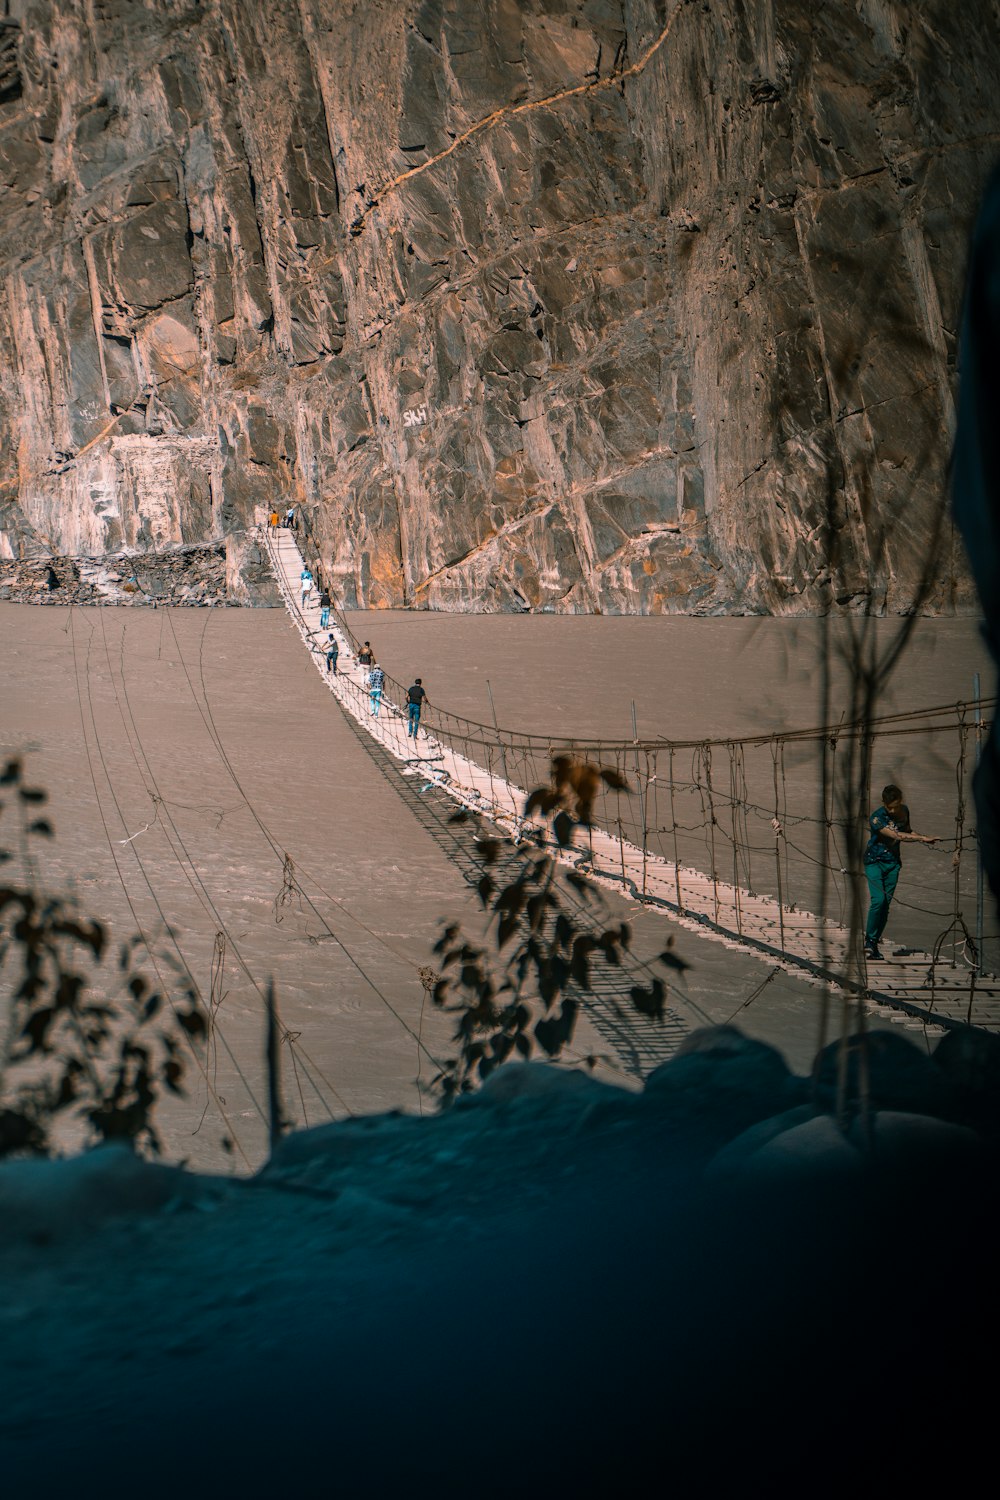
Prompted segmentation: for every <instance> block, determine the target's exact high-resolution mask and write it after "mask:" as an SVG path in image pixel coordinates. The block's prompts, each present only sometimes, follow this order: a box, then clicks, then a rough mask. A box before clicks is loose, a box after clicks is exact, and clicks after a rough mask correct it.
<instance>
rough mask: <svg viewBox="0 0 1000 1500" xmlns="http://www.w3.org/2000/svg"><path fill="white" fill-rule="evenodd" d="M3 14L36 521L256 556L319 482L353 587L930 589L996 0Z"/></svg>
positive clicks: (944, 592)
mask: <svg viewBox="0 0 1000 1500" xmlns="http://www.w3.org/2000/svg"><path fill="white" fill-rule="evenodd" d="M7 11H8V14H7V16H6V18H0V184H2V189H3V196H2V205H0V261H2V265H3V293H2V295H3V317H2V319H0V443H2V454H3V470H2V474H0V484H2V489H0V552H2V553H4V554H5V555H8V556H11V555H18V554H19V553H21V552H24V551H32V550H38V549H39V548H50V549H52V550H55V551H58V552H67V553H73V554H88V553H89V554H101V553H104V552H113V551H116V550H118V549H120V548H121V547H122V546H123V545H137V546H149V547H158V546H162V545H168V544H171V543H178V542H185V543H194V542H202V541H208V540H213V539H217V538H220V537H223V536H225V537H228V538H229V547H230V553H231V556H230V566H229V576H230V578H231V579H232V580H233V581H234V587H235V588H236V591H237V592H239V589H240V587H241V584H240V579H241V577H242V576H243V574H242V572H241V560H242V554H243V548H244V545H245V544H244V541H243V533H244V530H245V528H246V527H247V526H248V525H250V524H252V523H253V522H254V521H255V520H256V519H258V518H259V517H260V516H261V515H262V514H263V512H264V510H265V509H266V508H267V507H269V506H270V505H271V504H272V503H275V502H276V503H278V504H280V505H284V504H286V503H288V502H289V501H292V500H295V501H297V502H298V503H299V504H300V506H301V507H302V514H303V517H304V521H305V525H306V528H307V531H308V534H309V536H310V538H311V540H312V541H313V542H314V543H315V545H316V547H317V548H318V555H319V558H320V561H321V567H322V571H323V576H324V577H325V579H326V580H327V581H330V582H335V583H336V585H337V587H338V589H339V591H340V593H341V594H342V596H343V597H344V598H345V599H346V601H347V602H348V603H358V604H364V605H375V606H378V605H393V604H403V603H405V604H409V605H414V606H418V607H419V606H429V607H432V608H439V609H465V608H485V609H523V608H531V609H557V610H597V609H601V610H606V611H627V612H642V611H663V610H674V609H678V610H692V609H697V610H712V611H715V610H725V609H751V610H761V609H768V610H776V611H789V610H801V609H811V608H822V607H826V606H827V605H829V604H830V603H831V601H839V603H840V604H841V605H842V606H843V607H849V608H857V607H862V606H865V607H867V606H868V605H870V604H873V605H874V606H875V607H876V608H879V609H883V608H884V609H890V610H893V609H907V608H910V607H911V606H912V604H913V601H914V599H915V597H916V596H917V592H918V589H919V585H920V580H921V576H922V572H923V570H924V567H925V563H926V559H927V555H928V549H929V545H930V540H931V537H932V534H933V532H934V528H935V516H936V514H937V513H938V511H939V509H940V496H941V493H942V473H943V465H944V459H945V455H946V450H947V443H948V430H949V423H950V419H951V403H952V390H953V378H954V358H955V328H956V326H957V319H958V305H959V300H960V294H961V277H962V271H963V265H964V245H965V238H966V235H967V232H968V228H969V225H970V223H971V219H972V216H973V214H974V212H975V206H976V201H977V197H978V193H979V190H980V188H981V185H982V183H983V182H984V180H985V177H986V175H987V173H988V170H989V167H990V165H991V163H992V161H993V159H994V157H995V156H996V154H997V147H998V134H1000V97H998V95H1000V91H998V89H997V86H996V79H997V77H1000V15H998V4H997V0H965V3H963V5H961V6H955V5H954V4H953V3H952V0H919V3H918V0H913V3H907V0H827V3H824V4H823V5H821V6H818V5H815V4H814V3H813V0H710V3H708V0H706V3H693V0H680V3H675V4H667V5H664V4H662V3H659V0H624V3H618V0H476V3H473V0H207V3H204V4H199V3H195V0H191V3H184V0H7ZM831 523H832V532H833V535H832V539H831V535H830V532H831ZM943 543H944V556H943V564H942V567H941V568H940V570H939V575H938V577H937V580H936V582H935V584H934V586H933V588H932V589H931V592H930V595H929V600H928V602H929V604H930V605H931V606H932V607H938V608H950V607H956V606H957V607H962V606H963V605H964V604H965V603H966V602H967V601H968V599H969V597H970V596H969V592H968V586H967V581H966V579H965V575H964V571H963V569H962V566H961V563H960V562H959V560H958V559H957V557H956V556H955V550H954V547H953V544H952V542H951V538H950V535H947V534H946V535H945V536H944V538H943ZM242 586H243V587H244V590H245V591H246V590H248V589H249V590H250V591H251V592H252V585H251V584H250V583H249V581H248V582H246V583H245V584H244V585H242Z"/></svg>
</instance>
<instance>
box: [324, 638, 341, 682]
mask: <svg viewBox="0 0 1000 1500" xmlns="http://www.w3.org/2000/svg"><path fill="white" fill-rule="evenodd" d="M339 655H340V647H339V646H338V645H337V637H336V636H335V635H334V633H333V631H332V630H331V631H330V634H329V635H328V636H327V638H326V670H327V671H328V672H329V673H330V675H331V676H332V677H336V675H337V657H338V656H339Z"/></svg>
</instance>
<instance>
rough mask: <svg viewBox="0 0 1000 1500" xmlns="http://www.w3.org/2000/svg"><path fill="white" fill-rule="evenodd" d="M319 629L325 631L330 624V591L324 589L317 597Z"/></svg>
mask: <svg viewBox="0 0 1000 1500" xmlns="http://www.w3.org/2000/svg"><path fill="white" fill-rule="evenodd" d="M319 611H320V613H319V628H320V630H326V628H327V627H328V625H329V624H330V590H329V589H324V590H323V592H322V593H321V594H320V596H319Z"/></svg>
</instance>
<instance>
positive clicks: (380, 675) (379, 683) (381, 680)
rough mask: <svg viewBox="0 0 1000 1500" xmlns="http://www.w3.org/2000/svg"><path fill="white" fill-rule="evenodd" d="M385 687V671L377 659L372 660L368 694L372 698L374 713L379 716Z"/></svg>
mask: <svg viewBox="0 0 1000 1500" xmlns="http://www.w3.org/2000/svg"><path fill="white" fill-rule="evenodd" d="M384 687H385V673H384V672H383V671H382V668H381V667H380V666H379V664H378V662H377V661H373V662H372V669H371V671H370V672H369V673H368V694H369V697H370V699H371V705H372V713H373V714H374V715H375V717H376V719H377V718H378V711H379V707H380V705H381V702H382V689H383V688H384Z"/></svg>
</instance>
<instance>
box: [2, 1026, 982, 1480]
mask: <svg viewBox="0 0 1000 1500" xmlns="http://www.w3.org/2000/svg"><path fill="white" fill-rule="evenodd" d="M993 1040H994V1039H992V1038H988V1039H987V1041H993ZM911 1050H915V1049H911ZM893 1057H894V1058H895V1061H896V1063H897V1064H898V1072H899V1075H900V1079H901V1083H900V1087H901V1088H902V1089H903V1090H904V1091H909V1092H910V1093H911V1095H912V1092H913V1088H914V1081H915V1078H916V1068H915V1067H914V1066H911V1065H910V1064H911V1063H912V1059H906V1058H903V1056H902V1054H901V1053H900V1052H899V1049H898V1048H892V1049H889V1050H888V1051H886V1052H885V1053H884V1054H883V1057H882V1063H881V1079H882V1086H883V1087H884V1088H889V1087H890V1082H891V1080H890V1077H889V1074H890V1071H891V1068H892V1062H893ZM966 1060H967V1061H968V1059H966ZM951 1061H953V1059H952V1060H951ZM984 1061H985V1063H986V1066H987V1069H988V1068H989V1067H990V1066H992V1061H991V1060H990V1059H984ZM931 1066H933V1063H932V1064H931ZM950 1066H951V1062H949V1067H950ZM696 1079H697V1082H696ZM925 1079H926V1081H927V1083H928V1085H932V1084H933V1082H934V1080H933V1079H932V1077H931V1075H925ZM807 1092H808V1090H807V1085H806V1083H805V1080H802V1079H798V1080H796V1079H794V1078H793V1077H792V1075H791V1074H789V1073H788V1071H787V1069H786V1068H785V1066H784V1064H783V1062H782V1061H781V1059H780V1057H779V1056H778V1054H776V1053H775V1052H774V1051H773V1049H771V1048H769V1047H766V1046H762V1045H761V1044H758V1043H754V1042H751V1041H748V1040H747V1039H746V1038H743V1037H741V1036H740V1035H739V1033H736V1032H734V1031H732V1030H731V1029H730V1028H717V1029H715V1030H711V1031H707V1032H703V1033H701V1034H699V1035H696V1036H695V1037H693V1038H692V1039H691V1040H690V1043H689V1044H688V1045H687V1046H686V1049H685V1052H684V1054H683V1055H681V1056H678V1057H677V1058H676V1059H675V1060H674V1061H672V1062H669V1063H667V1064H666V1065H665V1066H664V1067H663V1068H661V1069H659V1070H658V1072H657V1074H655V1075H654V1076H653V1078H651V1079H650V1081H649V1084H648V1086H647V1088H646V1089H645V1090H644V1091H643V1092H642V1093H629V1092H626V1091H624V1090H621V1089H617V1088H611V1087H608V1086H605V1085H601V1084H600V1083H598V1082H596V1081H594V1080H592V1079H590V1078H587V1077H581V1076H579V1075H567V1074H566V1073H563V1072H561V1071H559V1070H556V1069H553V1068H551V1067H544V1066H539V1065H536V1064H527V1065H524V1064H513V1065H508V1066H505V1067H503V1068H501V1069H500V1070H499V1071H498V1072H497V1073H496V1074H495V1075H494V1076H493V1078H492V1079H491V1080H490V1082H489V1083H488V1084H487V1085H486V1086H485V1087H484V1088H483V1089H482V1090H481V1091H480V1092H479V1093H478V1094H477V1095H474V1096H471V1097H470V1098H468V1099H467V1100H465V1101H463V1102H462V1103H460V1104H458V1105H456V1106H455V1107H454V1108H453V1109H451V1110H450V1111H449V1112H448V1113H447V1114H445V1115H435V1116H432V1117H430V1118H426V1119H422V1120H421V1119H415V1118H412V1117H403V1116H400V1115H381V1116H375V1117H370V1118H361V1119H349V1120H346V1121H343V1122H340V1123H337V1124H333V1125H329V1126H326V1127H322V1128H320V1129H316V1130H312V1131H308V1132H301V1133H299V1134H297V1135H293V1136H291V1137H289V1138H288V1139H287V1140H286V1141H285V1142H284V1143H283V1144H282V1145H281V1147H280V1149H279V1150H278V1151H277V1152H276V1153H275V1156H274V1158H273V1160H272V1162H271V1164H270V1165H269V1166H268V1167H267V1168H266V1169H265V1171H263V1172H262V1173H260V1174H259V1175H258V1176H257V1177H256V1178H255V1179H253V1180H252V1181H250V1182H244V1181H237V1180H230V1181H226V1180H224V1179H219V1178H210V1179H209V1178H195V1179H192V1178H190V1177H189V1176H188V1174H184V1173H179V1172H177V1170H176V1169H171V1168H164V1167H156V1166H151V1165H149V1164H140V1163H136V1162H134V1161H132V1160H130V1159H129V1157H128V1155H127V1153H124V1152H122V1151H121V1150H120V1148H111V1149H105V1150H104V1151H102V1152H99V1153H95V1155H94V1157H91V1158H83V1159H82V1160H80V1161H78V1162H73V1163H55V1164H53V1163H44V1162H43V1163H36V1164H32V1163H25V1162H18V1163H13V1164H9V1165H6V1166H0V1273H2V1274H0V1285H2V1288H3V1290H2V1293H0V1324H2V1327H3V1331H4V1338H3V1340H2V1342H0V1371H3V1373H4V1374H6V1375H7V1376H8V1379H7V1380H6V1382H5V1386H4V1389H5V1402H4V1407H3V1411H2V1413H0V1461H2V1464H3V1472H4V1475H5V1477H6V1478H7V1480H8V1484H9V1485H12V1486H13V1489H12V1493H15V1492H16V1493H22V1492H24V1493H27V1492H28V1489H31V1490H32V1492H34V1493H39V1494H42V1493H45V1494H47V1493H56V1492H57V1491H60V1490H61V1488H62V1487H63V1486H64V1484H65V1483H66V1482H67V1481H69V1480H71V1479H72V1480H73V1492H74V1493H82V1494H85V1495H89V1494H91V1493H92V1494H95V1495H96V1494H104V1493H107V1490H108V1484H109V1481H108V1475H107V1468H108V1464H109V1462H113V1464H114V1465H115V1467H116V1469H121V1470H122V1471H123V1472H128V1473H140V1474H141V1476H142V1490H143V1493H144V1494H146V1495H150V1496H160V1495H163V1496H168V1495H176V1494H177V1492H178V1486H179V1485H182V1484H183V1485H186V1487H187V1488H188V1489H189V1490H191V1492H192V1493H195V1494H205V1495H208V1494H214V1493H223V1492H225V1493H229V1492H233V1491H234V1490H236V1489H238V1490H240V1491H241V1492H243V1493H246V1494H250V1495H257V1494H261V1495H263V1494H270V1493H274V1492H275V1490H276V1488H278V1487H280V1486H281V1485H282V1484H283V1483H284V1482H285V1481H286V1480H287V1477H288V1475H289V1474H290V1473H291V1474H294V1476H295V1478H296V1480H297V1481H299V1482H302V1481H307V1482H308V1484H309V1487H310V1489H315V1490H316V1491H317V1493H321V1494H323V1493H327V1492H328V1491H329V1488H330V1477H331V1474H332V1473H335V1476H336V1482H337V1487H338V1488H342V1489H344V1490H345V1492H348V1493H351V1494H371V1495H382V1494H385V1495H396V1494H403V1493H406V1494H417V1495H424V1494H427V1495H431V1494H435V1495H437V1494H440V1491H441V1486H442V1470H443V1468H444V1467H445V1466H447V1467H448V1469H449V1471H452V1472H454V1473H455V1474H458V1473H461V1474H462V1475H464V1476H466V1480H465V1481H463V1482H465V1487H466V1488H468V1487H469V1485H470V1483H471V1477H470V1476H474V1480H475V1483H474V1488H475V1492H476V1494H477V1495H494V1494H496V1495H510V1494H511V1493H513V1492H515V1491H516V1493H517V1494H519V1495H527V1496H535V1495H538V1496H542V1495H546V1496H548V1495H552V1494H563V1493H571V1492H573V1493H575V1492H577V1490H579V1492H580V1493H591V1492H593V1490H594V1486H595V1484H596V1485H597V1486H598V1487H599V1488H600V1491H601V1493H604V1492H608V1493H610V1492H612V1489H613V1487H615V1486H617V1488H620V1487H621V1480H622V1477H623V1475H626V1476H627V1475H631V1474H633V1473H634V1474H635V1475H636V1476H641V1475H643V1474H652V1473H654V1472H657V1470H658V1469H663V1470H664V1472H667V1471H669V1476H670V1480H671V1482H672V1484H673V1486H675V1487H676V1486H677V1484H678V1482H679V1481H681V1488H682V1490H684V1491H687V1490H691V1491H692V1492H695V1491H697V1492H698V1493H702V1492H705V1493H715V1492H716V1490H717V1489H719V1492H721V1486H722V1484H723V1482H725V1486H726V1488H727V1489H728V1488H732V1487H733V1486H734V1485H735V1484H737V1483H742V1482H744V1481H745V1478H746V1474H747V1467H748V1464H749V1463H751V1462H752V1465H753V1467H754V1469H755V1471H756V1472H760V1473H762V1474H763V1473H766V1474H767V1476H768V1479H767V1488H768V1492H769V1493H776V1494H785V1493H788V1494H799V1493H801V1490H802V1476H803V1474H804V1473H806V1472H809V1466H810V1465H814V1464H815V1463H816V1461H817V1454H819V1453H821V1454H822V1475H821V1476H819V1477H817V1476H815V1475H814V1476H813V1478H812V1479H811V1480H810V1481H809V1486H808V1487H809V1489H810V1491H811V1492H815V1493H817V1494H820V1495H825V1494H828V1493H841V1492H842V1491H843V1489H844V1487H845V1486H846V1485H848V1484H849V1483H850V1481H851V1478H852V1476H856V1474H857V1472H858V1471H859V1468H860V1466H862V1465H864V1464H868V1463H871V1462H872V1461H875V1462H878V1463H884V1464H885V1465H886V1466H887V1467H888V1466H890V1465H891V1472H892V1473H893V1476H894V1479H895V1480H896V1481H898V1482H904V1481H907V1480H910V1479H916V1478H918V1477H919V1478H920V1479H922V1480H923V1481H925V1482H926V1481H927V1480H928V1478H929V1477H930V1476H933V1477H934V1478H935V1479H938V1478H940V1479H941V1480H942V1481H946V1480H947V1477H948V1473H949V1472H951V1470H952V1467H953V1465H954V1463H955V1461H956V1460H955V1445H954V1443H953V1442H952V1441H951V1437H952V1435H953V1434H954V1433H960V1435H961V1452H962V1459H961V1461H962V1463H963V1464H968V1465H970V1466H972V1467H973V1469H975V1468H978V1467H979V1466H980V1463H981V1461H982V1460H984V1459H985V1458H987V1457H988V1455H989V1451H990V1449H989V1444H990V1443H991V1441H992V1432H993V1422H992V1399H993V1398H992V1387H991V1385H990V1383H989V1381H988V1380H981V1379H979V1378H977V1372H978V1366H977V1365H976V1363H975V1362H974V1360H973V1359H972V1357H973V1356H974V1354H975V1351H976V1350H977V1349H980V1348H982V1347H984V1346H985V1347H987V1348H988V1347H990V1345H991V1343H992V1340H993V1339H994V1338H995V1336H996V1334H997V1332H1000V1319H998V1317H997V1298H996V1294H995V1291H994V1289H993V1287H992V1285H991V1283H990V1278H989V1276H988V1275H985V1276H984V1277H982V1278H973V1279H972V1282H971V1283H970V1277H969V1267H970V1265H972V1266H974V1265H975V1264H976V1263H977V1256H981V1255H983V1254H988V1253H989V1245H990V1243H991V1234H992V1228H993V1227H994V1214H995V1209H996V1205H997V1188H996V1171H995V1168H996V1122H997V1109H996V1100H995V1098H994V1100H993V1110H992V1120H993V1125H992V1131H993V1135H992V1143H991V1140H990V1129H985V1130H980V1131H978V1132H977V1131H974V1130H972V1129H970V1128H969V1127H968V1126H966V1125H961V1124H958V1123H954V1122H946V1121H943V1120H941V1119H939V1118H936V1117H935V1116H933V1115H931V1114H919V1113H914V1112H911V1113H902V1112H899V1111H891V1110H888V1111H882V1110H876V1111H875V1113H874V1115H873V1116H872V1117H871V1119H870V1122H869V1123H870V1125H871V1127H872V1128H871V1130H870V1132H860V1133H859V1131H858V1128H857V1126H858V1118H859V1117H858V1116H857V1115H856V1114H855V1118H854V1120H853V1122H852V1123H849V1124H847V1126H846V1128H844V1129H842V1128H841V1127H840V1126H838V1124H837V1123H836V1122H835V1121H834V1120H833V1119H832V1118H831V1116H830V1115H829V1114H825V1113H822V1112H819V1111H817V1110H816V1108H815V1106H814V1105H812V1104H810V1103H809V1102H808V1101H807V1100H806V1098H805V1095H806V1094H807ZM931 1092H932V1094H933V1104H934V1107H937V1106H938V1105H940V1104H941V1100H942V1096H941V1095H940V1094H939V1093H937V1092H936V1091H935V1090H934V1089H933V1087H932V1088H931ZM973 1092H975V1093H976V1094H977V1095H978V1088H974V1089H973ZM796 1097H798V1098H799V1099H800V1101H801V1102H800V1103H798V1104H791V1107H789V1106H790V1103H791V1101H792V1100H793V1099H794V1098H796ZM955 1102H956V1101H955V1100H954V1099H953V1100H952V1104H953V1105H954V1104H955ZM980 1102H981V1101H980ZM959 1105H960V1101H959ZM960 1107H961V1105H960ZM976 1107H977V1108H978V1105H977V1106H976ZM751 1121H753V1122H755V1123H749V1122H751ZM959 1288H960V1290H959ZM970 1361H971V1362H970ZM848 1399H850V1402H851V1403H853V1404H854V1405H855V1406H856V1407H857V1414H856V1417H855V1418H854V1419H853V1420H851V1421H845V1420H844V1408H845V1402H848ZM927 1411H930V1413H931V1420H932V1422H933V1424H934V1427H935V1434H936V1435H935V1441H933V1442H931V1443H927V1442H926V1441H924V1432H923V1429H922V1428H921V1429H920V1431H919V1433H918V1432H917V1430H916V1429H914V1427H913V1425H912V1424H913V1420H914V1417H915V1416H916V1415H917V1414H921V1421H924V1420H925V1419H924V1417H923V1415H922V1414H923V1413H925V1412H927ZM54 1433H55V1434H57V1435H58V1441H56V1440H54V1438H53V1434H54ZM834 1435H835V1438H834ZM109 1455H111V1458H109ZM81 1476H82V1478H81ZM87 1476H93V1484H92V1485H91V1486H90V1487H89V1488H88V1479H87ZM185 1476H186V1478H185ZM192 1476H197V1478H196V1479H192ZM29 1481H30V1483H29ZM466 1481H467V1482H466ZM192 1484H193V1486H194V1488H193V1490H192ZM26 1486H27V1488H26ZM81 1486H82V1487H81ZM640 1487H641V1486H640ZM626 1488H628V1486H626Z"/></svg>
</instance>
